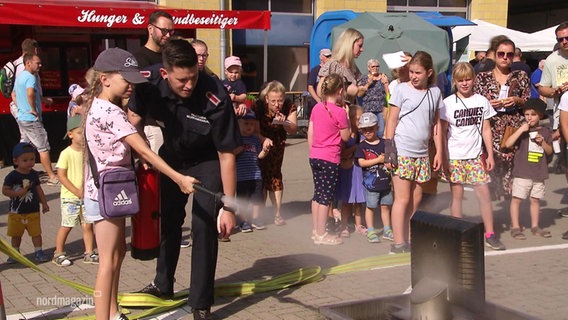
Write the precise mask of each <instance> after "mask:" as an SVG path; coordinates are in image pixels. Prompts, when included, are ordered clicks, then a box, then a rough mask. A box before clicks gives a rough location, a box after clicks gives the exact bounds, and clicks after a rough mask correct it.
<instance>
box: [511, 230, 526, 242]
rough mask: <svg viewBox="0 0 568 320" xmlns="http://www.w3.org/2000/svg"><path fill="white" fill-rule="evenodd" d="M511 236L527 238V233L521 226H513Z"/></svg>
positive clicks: (518, 238) (519, 238)
mask: <svg viewBox="0 0 568 320" xmlns="http://www.w3.org/2000/svg"><path fill="white" fill-rule="evenodd" d="M511 237H513V239H517V240H526V239H527V237H526V236H525V234H524V233H523V232H522V231H521V228H512V229H511Z"/></svg>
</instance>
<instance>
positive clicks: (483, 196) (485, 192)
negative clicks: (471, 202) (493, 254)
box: [473, 184, 495, 233]
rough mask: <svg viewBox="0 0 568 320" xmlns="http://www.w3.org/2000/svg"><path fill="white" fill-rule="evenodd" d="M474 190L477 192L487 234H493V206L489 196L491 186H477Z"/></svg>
mask: <svg viewBox="0 0 568 320" xmlns="http://www.w3.org/2000/svg"><path fill="white" fill-rule="evenodd" d="M473 190H475V196H476V197H477V203H478V204H479V210H480V211H481V219H482V220H483V225H484V226H485V232H487V233H493V232H495V229H494V227H493V224H494V222H493V205H492V204H491V196H490V195H489V185H488V184H480V185H476V186H474V187H473Z"/></svg>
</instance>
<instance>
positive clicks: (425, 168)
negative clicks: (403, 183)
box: [394, 156, 432, 183]
mask: <svg viewBox="0 0 568 320" xmlns="http://www.w3.org/2000/svg"><path fill="white" fill-rule="evenodd" d="M397 159H398V166H397V168H396V170H395V171H394V174H396V175H397V176H398V177H399V178H401V179H405V180H412V181H416V182H418V183H423V182H426V181H430V179H431V178H432V176H431V169H430V159H428V156H426V157H418V158H412V157H407V156H398V158H397Z"/></svg>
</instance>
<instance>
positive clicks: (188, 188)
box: [178, 176, 199, 194]
mask: <svg viewBox="0 0 568 320" xmlns="http://www.w3.org/2000/svg"><path fill="white" fill-rule="evenodd" d="M196 183H199V180H197V179H195V178H194V177H191V176H182V178H181V180H179V181H178V185H179V188H180V189H181V192H183V193H185V194H190V193H193V191H195V189H193V185H194V184H196Z"/></svg>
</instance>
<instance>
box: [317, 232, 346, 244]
mask: <svg viewBox="0 0 568 320" xmlns="http://www.w3.org/2000/svg"><path fill="white" fill-rule="evenodd" d="M315 236H316V239H315V240H314V244H323V245H328V246H336V245H338V244H342V243H343V240H341V238H337V237H334V236H331V235H329V234H328V233H327V232H326V233H324V234H323V235H321V236H320V235H317V234H316V235H315Z"/></svg>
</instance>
